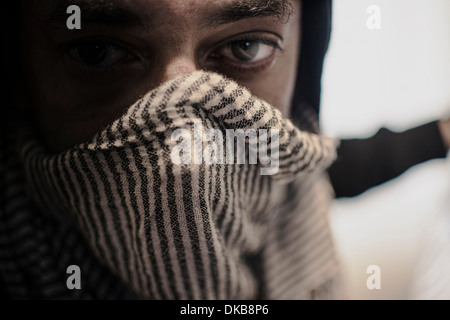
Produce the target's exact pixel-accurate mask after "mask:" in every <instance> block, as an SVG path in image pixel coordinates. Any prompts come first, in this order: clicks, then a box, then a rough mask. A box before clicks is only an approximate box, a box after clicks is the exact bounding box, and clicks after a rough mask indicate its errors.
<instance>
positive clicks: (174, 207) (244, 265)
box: [17, 71, 338, 299]
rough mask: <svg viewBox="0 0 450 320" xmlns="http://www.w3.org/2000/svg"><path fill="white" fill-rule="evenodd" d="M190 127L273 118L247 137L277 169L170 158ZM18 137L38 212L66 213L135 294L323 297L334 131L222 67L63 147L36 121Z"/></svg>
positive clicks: (330, 275) (166, 87)
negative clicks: (313, 127)
mask: <svg viewBox="0 0 450 320" xmlns="http://www.w3.org/2000/svg"><path fill="white" fill-rule="evenodd" d="M199 124H201V126H199ZM198 128H200V129H201V130H202V133H203V134H205V135H207V131H208V130H210V129H214V130H217V131H220V132H222V133H223V135H222V136H223V137H225V136H226V132H227V130H228V131H229V130H239V129H242V130H250V129H252V130H255V132H260V131H259V130H269V131H268V133H269V134H268V135H267V136H268V137H271V138H270V139H266V140H265V141H263V142H267V144H264V143H262V142H261V141H260V143H259V144H258V143H257V144H251V143H248V144H249V145H251V146H250V147H249V149H248V150H256V151H259V149H260V148H266V150H264V151H265V152H267V151H269V153H270V151H271V152H272V155H276V156H277V157H276V158H274V159H275V160H274V163H275V164H276V170H275V171H271V172H272V174H261V173H262V171H261V169H262V168H263V167H264V164H262V163H266V164H267V161H266V162H264V161H263V159H258V164H250V163H249V161H248V158H247V161H246V162H245V163H244V164H240V163H227V162H225V161H224V162H222V163H219V162H220V161H216V162H212V163H205V161H202V162H201V163H193V162H191V163H186V162H184V163H183V162H182V163H175V162H176V161H174V156H173V155H174V151H173V150H176V148H177V146H180V141H182V140H181V139H178V138H179V136H176V135H175V139H174V132H180V131H177V130H183V131H182V132H184V133H185V134H186V133H191V134H192V137H195V134H198V133H199V132H198ZM270 130H272V131H270ZM196 131H197V132H196ZM217 131H216V132H217ZM270 132H278V133H279V134H278V136H276V137H275V138H274V137H273V136H270ZM185 137H186V135H185ZM250 140H251V139H248V140H247V141H250ZM183 141H188V140H183ZM216 141H217V140H216ZM218 141H219V142H220V143H223V150H226V147H227V145H225V144H226V142H225V141H222V140H218ZM192 142H193V143H194V145H195V144H197V145H198V144H203V149H202V150H208V149H207V148H208V146H211V143H210V141H205V140H198V139H195V138H194V139H192ZM17 145H18V154H19V157H20V161H21V163H22V165H23V170H24V180H25V186H26V190H27V193H28V194H29V195H30V196H31V198H32V200H33V201H34V202H35V203H37V204H38V207H39V210H40V211H41V212H44V213H46V214H48V213H50V214H51V216H53V217H56V219H57V220H58V221H59V223H60V224H61V225H67V223H66V222H67V221H69V224H68V225H69V226H70V227H69V229H73V230H75V231H76V234H77V235H79V236H80V238H81V239H82V240H83V241H82V242H85V243H86V244H87V246H88V247H89V251H90V252H92V254H93V257H94V259H93V260H94V261H95V263H97V264H99V265H101V266H102V267H105V268H106V269H108V270H110V271H111V273H112V274H113V275H114V276H116V277H117V278H118V279H119V282H122V283H123V284H124V286H125V287H127V288H129V289H130V291H131V292H133V294H135V295H136V296H137V297H139V298H144V299H255V298H264V299H304V298H311V297H324V298H329V297H331V293H332V291H333V290H334V289H333V288H334V284H335V280H336V278H337V275H338V273H337V270H338V266H337V261H336V259H335V252H334V248H333V244H332V235H331V232H330V229H329V225H328V220H327V218H328V217H327V212H328V204H329V202H330V199H331V196H332V192H331V188H330V186H329V184H328V181H327V180H326V178H325V175H324V170H325V169H326V168H327V167H328V166H329V165H330V164H331V163H332V161H333V160H334V158H335V149H336V141H335V140H333V139H330V138H327V137H323V136H321V135H319V134H314V133H309V132H304V131H302V130H300V129H299V128H297V127H296V126H294V125H293V124H292V123H291V121H290V120H289V119H287V118H285V117H283V116H282V115H281V113H280V111H279V110H277V109H275V108H274V107H272V106H271V105H269V104H268V103H266V102H265V101H263V100H260V99H258V98H256V97H255V96H253V95H251V93H250V92H249V91H248V90H246V89H245V88H243V87H241V86H239V85H238V84H237V83H235V82H233V81H231V80H229V79H227V78H224V77H222V76H220V75H218V74H215V73H207V72H201V71H198V72H194V73H191V74H188V75H184V76H181V77H179V78H177V79H174V80H171V81H168V82H166V83H164V84H163V85H161V86H160V87H158V88H156V89H154V90H152V91H151V92H149V93H148V94H147V95H145V96H144V97H143V98H142V99H140V100H139V101H137V102H136V103H135V104H134V105H132V106H131V107H130V108H129V109H128V110H127V111H126V113H125V114H124V115H123V116H121V117H120V118H119V119H117V120H116V121H114V122H113V123H112V124H110V125H109V126H107V127H106V128H105V129H104V130H103V131H101V132H100V133H98V134H97V135H96V136H95V137H93V139H92V140H91V141H88V142H86V143H82V144H79V145H77V146H74V147H73V148H71V149H70V150H67V151H64V152H62V153H60V154H49V153H47V152H46V151H45V148H43V147H42V145H41V143H40V142H39V141H37V140H35V139H34V138H33V135H32V133H31V132H26V131H25V132H24V133H23V134H21V135H20V137H19V138H18V144H17ZM266 145H267V147H266ZM185 146H186V145H185ZM216 146H218V144H216ZM252 148H253V149H252ZM193 149H195V146H194V147H193ZM193 149H187V150H188V151H189V150H191V151H192V150H193ZM219 149H220V148H219ZM235 152H236V150H235ZM249 152H250V151H247V152H246V155H248V153H249ZM192 153H194V151H192ZM256 154H258V157H259V156H260V153H256ZM184 155H185V156H188V155H189V152H186V153H184ZM235 159H237V158H235ZM276 159H278V161H276ZM260 160H261V161H260ZM235 162H236V161H235ZM267 166H268V165H266V167H267ZM55 237H56V236H55ZM54 241H57V239H54ZM69 255H70V253H69ZM72 261H77V260H76V259H75V260H72ZM80 264H82V265H83V263H82V262H80ZM90 264H92V263H90ZM81 272H82V274H83V272H85V273H87V272H88V271H83V267H81ZM61 285H62V286H64V285H65V283H62V284H61ZM91 290H94V291H95V288H91ZM81 291H82V290H81Z"/></svg>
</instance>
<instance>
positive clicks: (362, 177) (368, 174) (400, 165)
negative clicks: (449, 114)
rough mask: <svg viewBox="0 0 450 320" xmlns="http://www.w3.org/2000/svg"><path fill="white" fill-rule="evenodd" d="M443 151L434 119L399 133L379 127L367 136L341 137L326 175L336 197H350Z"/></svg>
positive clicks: (442, 155)
mask: <svg viewBox="0 0 450 320" xmlns="http://www.w3.org/2000/svg"><path fill="white" fill-rule="evenodd" d="M446 154H447V150H446V149H445V147H444V142H443V140H442V137H441V135H440V132H439V129H438V126H437V122H430V123H427V124H425V125H422V126H419V127H416V128H413V129H410V130H408V131H404V132H401V133H396V132H392V131H390V130H388V129H386V128H382V129H380V130H379V131H378V132H377V133H376V134H375V135H374V136H372V137H370V138H367V139H351V140H342V141H341V145H340V147H339V150H338V159H337V160H336V162H335V163H334V164H333V165H332V166H331V167H330V168H329V174H330V178H331V183H332V184H333V187H334V190H335V193H336V197H337V198H339V197H353V196H356V195H358V194H360V193H362V192H364V191H366V190H367V189H369V188H371V187H374V186H377V185H379V184H382V183H384V182H386V181H388V180H391V179H393V178H396V177H398V176H399V175H401V174H402V173H403V172H405V171H406V170H407V169H409V168H410V167H412V166H414V165H416V164H419V163H422V162H425V161H428V160H431V159H435V158H445V157H446Z"/></svg>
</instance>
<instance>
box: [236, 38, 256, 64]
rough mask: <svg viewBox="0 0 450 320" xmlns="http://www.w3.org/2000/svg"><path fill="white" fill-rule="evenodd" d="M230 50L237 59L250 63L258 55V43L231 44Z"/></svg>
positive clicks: (242, 42)
mask: <svg viewBox="0 0 450 320" xmlns="http://www.w3.org/2000/svg"><path fill="white" fill-rule="evenodd" d="M231 50H232V52H233V54H234V56H235V57H236V58H237V59H239V60H242V61H250V60H252V59H254V58H255V57H256V55H257V54H258V51H259V43H257V42H255V41H253V42H252V41H239V42H235V43H234V44H232V46H231Z"/></svg>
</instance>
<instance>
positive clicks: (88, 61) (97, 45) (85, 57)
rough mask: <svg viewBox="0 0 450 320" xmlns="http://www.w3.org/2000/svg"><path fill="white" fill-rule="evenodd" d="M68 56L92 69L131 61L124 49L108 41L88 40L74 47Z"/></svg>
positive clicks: (130, 56)
mask: <svg viewBox="0 0 450 320" xmlns="http://www.w3.org/2000/svg"><path fill="white" fill-rule="evenodd" d="M69 56H70V57H71V58H73V59H75V60H76V61H77V62H79V63H83V64H85V65H88V66H92V67H95V66H96V67H108V66H111V65H114V64H117V63H123V62H127V61H131V60H133V55H131V54H130V53H129V52H128V51H127V50H126V49H124V48H122V47H120V46H119V45H117V44H114V43H112V42H109V41H102V40H89V41H84V42H81V43H78V44H76V45H74V46H73V47H72V48H71V49H70V50H69Z"/></svg>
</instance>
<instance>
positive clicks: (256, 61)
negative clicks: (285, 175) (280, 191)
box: [24, 0, 300, 151]
mask: <svg viewBox="0 0 450 320" xmlns="http://www.w3.org/2000/svg"><path fill="white" fill-rule="evenodd" d="M25 4H26V7H25V12H24V18H25V19H24V23H25V29H24V30H25V35H24V39H25V42H24V50H25V52H26V57H27V61H26V62H27V64H26V66H27V72H28V74H26V78H27V79H28V85H29V86H30V88H31V90H30V92H31V95H30V101H29V102H28V108H30V111H31V112H32V114H33V116H34V117H35V121H36V124H37V125H38V128H39V129H40V131H41V133H42V136H43V138H44V140H45V142H46V143H47V144H48V146H49V148H50V150H53V151H61V150H62V149H64V148H68V147H70V146H72V145H74V144H76V143H81V142H83V141H85V140H87V139H89V138H91V137H92V136H93V135H94V134H95V133H97V132H98V131H100V130H102V129H103V128H104V127H105V126H106V125H107V124H109V123H110V122H112V121H114V120H115V119H116V118H117V117H119V116H120V115H121V114H122V113H124V112H125V111H126V109H127V108H128V107H129V106H130V105H131V104H133V103H134V102H135V101H136V100H137V99H139V98H140V97H142V96H143V95H144V94H145V93H147V92H148V91H150V90H151V89H154V88H156V87H157V86H159V85H160V84H162V83H163V82H165V81H167V80H169V79H173V78H175V77H178V76H180V75H182V74H184V73H188V72H191V71H194V70H205V71H215V72H218V73H221V74H223V75H225V76H227V77H229V78H231V79H234V80H235V81H237V82H238V83H240V84H241V85H243V86H245V87H247V88H248V89H249V90H250V91H251V92H252V93H253V94H254V95H256V96H258V97H260V98H262V99H264V100H266V101H267V102H269V103H271V104H272V105H274V106H275V107H277V108H279V109H280V110H282V112H283V113H284V114H286V115H287V114H288V113H289V109H290V103H291V98H292V95H293V90H294V83H295V76H296V70H297V60H298V49H299V48H298V47H299V33H300V29H299V28H300V27H299V20H300V12H299V11H300V5H299V1H293V2H291V0H285V1H283V0H278V1H276V0H275V1H274V0H272V1H261V0H79V1H65V0H45V1H31V0H26V1H25ZM71 4H77V5H78V6H79V7H80V8H81V29H80V30H69V29H68V28H67V26H66V20H67V18H69V16H70V14H67V13H66V9H67V7H68V6H69V5H71ZM291 9H292V10H291Z"/></svg>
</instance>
